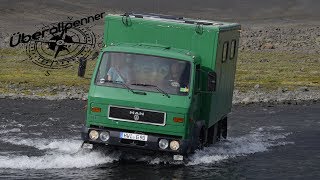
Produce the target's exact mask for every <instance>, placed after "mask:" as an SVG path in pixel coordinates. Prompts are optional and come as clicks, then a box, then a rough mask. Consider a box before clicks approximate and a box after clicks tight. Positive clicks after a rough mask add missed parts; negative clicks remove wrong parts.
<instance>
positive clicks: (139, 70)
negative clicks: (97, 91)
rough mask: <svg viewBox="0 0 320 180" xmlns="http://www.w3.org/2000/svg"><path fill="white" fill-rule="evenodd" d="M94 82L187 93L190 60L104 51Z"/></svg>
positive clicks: (165, 92)
mask: <svg viewBox="0 0 320 180" xmlns="http://www.w3.org/2000/svg"><path fill="white" fill-rule="evenodd" d="M95 82H96V84H97V85H103V86H113V87H118V88H125V87H124V86H123V84H125V85H127V86H128V87H129V88H131V89H134V90H142V91H153V92H161V93H164V94H167V93H168V94H177V95H187V94H188V92H189V86H190V62H186V61H181V60H176V59H171V58H164V57H158V56H150V55H142V54H132V53H120V52H107V53H104V54H103V56H102V60H101V63H100V66H99V70H98V74H97V76H96V80H95Z"/></svg>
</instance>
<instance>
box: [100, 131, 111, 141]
mask: <svg viewBox="0 0 320 180" xmlns="http://www.w3.org/2000/svg"><path fill="white" fill-rule="evenodd" d="M109 138H110V134H109V132H101V133H100V139H101V141H108V140H109Z"/></svg>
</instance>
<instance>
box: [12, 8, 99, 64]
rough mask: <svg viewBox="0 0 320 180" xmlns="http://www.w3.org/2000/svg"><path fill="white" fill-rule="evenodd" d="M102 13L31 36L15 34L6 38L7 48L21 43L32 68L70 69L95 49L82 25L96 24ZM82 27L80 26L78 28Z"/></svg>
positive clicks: (43, 28) (92, 39) (90, 34)
mask: <svg viewBox="0 0 320 180" xmlns="http://www.w3.org/2000/svg"><path fill="white" fill-rule="evenodd" d="M103 14H104V13H100V14H97V15H95V16H89V17H87V18H82V19H80V20H76V21H73V22H72V21H64V22H59V23H53V24H50V25H47V26H45V27H42V29H41V30H40V31H37V32H35V33H34V34H33V35H25V34H24V33H22V34H20V33H15V34H13V36H12V37H11V38H10V46H11V47H15V46H17V45H18V44H19V43H24V44H25V47H26V53H27V55H28V57H29V59H30V60H31V62H33V63H34V64H36V65H38V66H41V67H44V68H48V69H61V68H67V67H70V66H72V62H74V61H76V60H77V59H79V58H80V57H84V58H87V57H88V56H90V55H91V54H92V53H93V52H94V51H93V50H94V49H95V47H96V37H95V34H94V33H93V32H92V31H91V30H90V28H89V27H86V26H84V25H86V24H88V23H90V22H93V21H95V20H99V19H101V18H102V17H103ZM81 25H82V26H81Z"/></svg>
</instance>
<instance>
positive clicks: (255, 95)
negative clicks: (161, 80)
mask: <svg viewBox="0 0 320 180" xmlns="http://www.w3.org/2000/svg"><path fill="white" fill-rule="evenodd" d="M16 90H17V89H16ZM16 92H17V91H16ZM30 92H31V91H30ZM39 94H41V95H39ZM44 94H47V95H44ZM87 97H88V94H87V92H86V90H83V89H81V88H74V87H66V86H60V87H53V88H46V89H37V90H33V91H32V92H31V93H3V94H0V98H10V99H19V98H27V99H47V100H63V99H74V100H87ZM319 100H320V91H319V90H315V89H309V88H307V87H301V88H299V89H297V90H294V91H288V90H286V89H279V90H277V91H270V92H264V91H261V90H259V89H252V90H250V91H248V92H240V91H238V90H235V91H234V93H233V101H232V103H233V104H250V103H270V104H279V103H285V104H299V103H301V102H304V101H319Z"/></svg>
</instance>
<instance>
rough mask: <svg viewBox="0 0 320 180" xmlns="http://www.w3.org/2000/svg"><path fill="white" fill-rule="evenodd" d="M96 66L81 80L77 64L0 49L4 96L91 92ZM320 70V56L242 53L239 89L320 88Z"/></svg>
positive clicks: (0, 85) (91, 64) (0, 88)
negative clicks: (41, 62)
mask: <svg viewBox="0 0 320 180" xmlns="http://www.w3.org/2000/svg"><path fill="white" fill-rule="evenodd" d="M94 66H95V61H89V62H88V64H87V71H86V75H85V78H80V77H78V76H77V71H78V64H77V63H74V65H73V66H72V67H69V68H65V69H58V70H49V69H46V68H42V67H39V66H37V65H35V64H33V63H32V62H31V61H30V60H29V59H28V58H27V56H26V55H25V51H24V50H23V49H20V50H18V49H14V48H11V49H0V93H9V92H14V89H12V88H10V87H23V89H22V90H20V91H21V92H23V93H25V94H28V93H32V90H33V89H41V88H50V87H52V86H61V85H65V86H76V87H79V88H82V89H85V90H88V88H89V83H90V78H91V75H92V71H93V68H94ZM319 67H320V55H319V54H305V53H288V52H252V51H241V52H239V57H238V64H237V72H236V82H235V84H236V89H239V90H240V91H247V90H250V89H252V88H253V87H254V86H255V85H256V84H259V86H260V88H261V89H262V90H265V91H269V90H276V89H278V88H287V89H289V90H290V89H295V88H298V87H301V86H307V87H313V88H316V89H320V68H319ZM47 71H49V73H50V75H49V76H46V73H47ZM21 92H19V93H21Z"/></svg>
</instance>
